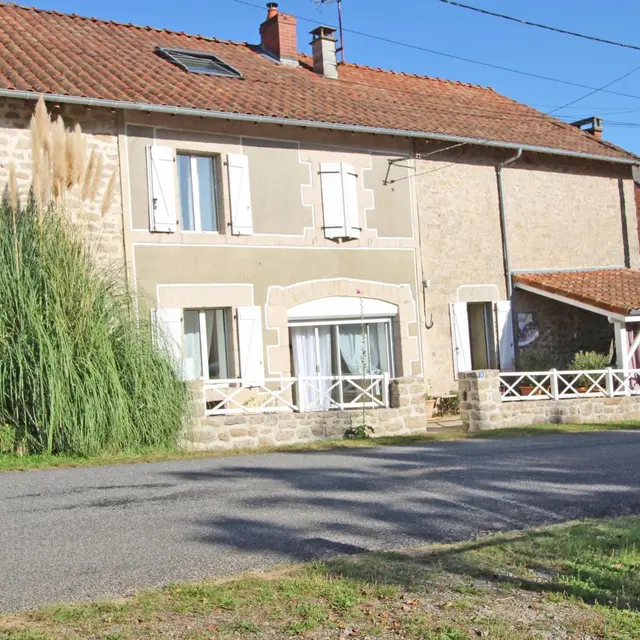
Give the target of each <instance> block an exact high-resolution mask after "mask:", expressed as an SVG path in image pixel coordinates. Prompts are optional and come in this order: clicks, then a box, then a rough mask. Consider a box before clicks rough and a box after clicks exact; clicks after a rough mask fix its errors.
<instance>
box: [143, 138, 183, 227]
mask: <svg viewBox="0 0 640 640" xmlns="http://www.w3.org/2000/svg"><path fill="white" fill-rule="evenodd" d="M174 158H175V154H174V151H173V148H172V147H163V146H160V145H155V144H154V145H150V146H148V147H147V176H148V180H149V228H150V229H151V231H157V232H161V233H174V232H175V230H176V219H177V207H176V170H175V160H174Z"/></svg>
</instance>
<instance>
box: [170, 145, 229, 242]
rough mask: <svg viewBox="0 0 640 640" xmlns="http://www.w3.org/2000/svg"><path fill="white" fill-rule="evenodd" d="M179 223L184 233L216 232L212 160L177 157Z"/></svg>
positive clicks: (214, 175)
mask: <svg viewBox="0 0 640 640" xmlns="http://www.w3.org/2000/svg"><path fill="white" fill-rule="evenodd" d="M177 164H178V190H179V193H180V224H181V225H182V230H183V231H219V230H220V220H219V215H218V193H217V185H218V176H217V169H216V161H215V158H212V157H210V156H191V155H186V154H183V153H179V154H178V155H177Z"/></svg>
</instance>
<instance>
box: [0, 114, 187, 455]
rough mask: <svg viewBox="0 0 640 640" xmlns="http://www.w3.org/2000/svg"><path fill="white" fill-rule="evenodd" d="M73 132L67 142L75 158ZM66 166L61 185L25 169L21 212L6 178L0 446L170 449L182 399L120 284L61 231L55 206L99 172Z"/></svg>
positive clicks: (170, 367)
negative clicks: (29, 175) (28, 176)
mask: <svg viewBox="0 0 640 640" xmlns="http://www.w3.org/2000/svg"><path fill="white" fill-rule="evenodd" d="M42 106H43V107H44V105H42ZM45 114H46V110H45ZM36 117H37V113H36ZM46 118H47V121H48V122H49V120H48V116H46ZM50 124H51V123H50ZM33 125H34V122H32V133H33ZM41 126H42V125H41ZM47 126H48V125H44V128H45V129H46V127H47ZM78 131H79V130H78V129H77V130H76V132H67V138H68V139H69V138H72V137H74V136H75V137H76V144H78V145H79V146H81V144H80V137H79V135H80V134H79V133H78ZM36 133H37V132H36ZM55 135H57V136H58V137H59V138H62V137H63V132H62V131H58V132H57V133H55V132H54V136H55ZM44 140H45V143H43V144H42V145H41V149H42V150H43V151H42V153H44V149H45V146H46V145H49V149H50V151H48V152H47V153H51V155H54V156H55V155H56V147H55V144H52V142H51V140H52V137H51V136H49V135H48V134H47V135H45V136H44ZM34 155H35V154H34ZM66 155H67V160H68V162H67V167H66V171H67V175H66V177H64V178H60V176H59V175H58V177H56V173H55V169H52V165H53V163H50V164H49V165H46V164H45V165H44V167H45V170H41V171H38V170H37V169H35V168H34V176H37V178H38V179H37V180H34V182H33V184H32V188H31V191H30V194H31V195H30V197H29V198H28V200H27V202H26V203H25V204H23V205H22V204H21V203H20V201H19V199H18V196H17V188H16V184H15V178H14V176H13V173H11V174H10V178H9V184H8V185H7V189H6V190H5V197H4V198H3V201H2V204H0V431H1V432H2V433H1V434H0V435H2V438H0V445H2V447H3V448H4V449H5V450H6V449H12V450H13V451H17V452H33V453H73V454H79V455H95V454H99V453H114V452H122V451H135V450H140V449H146V448H150V447H153V448H167V447H173V446H175V445H176V443H177V440H178V437H179V433H180V431H181V429H182V428H183V427H184V425H185V419H186V416H187V414H188V408H189V392H188V389H187V387H186V385H185V383H184V382H182V381H180V380H179V379H178V377H177V376H176V373H175V367H174V364H175V363H173V362H171V360H170V357H169V356H168V355H167V353H166V350H165V349H164V348H163V345H162V340H159V336H157V335H155V336H154V332H153V331H152V327H151V326H150V325H151V322H150V316H149V313H148V312H147V311H145V310H144V308H142V307H141V304H140V302H139V301H138V300H136V299H135V298H134V296H133V294H131V293H130V292H129V291H128V289H127V286H126V282H125V279H124V276H123V274H122V273H118V272H109V271H107V270H105V268H104V267H102V266H98V264H97V262H96V259H95V256H94V252H93V251H92V249H91V248H90V247H89V245H88V244H87V243H86V241H85V239H84V238H83V236H82V235H81V233H80V230H79V228H78V227H77V226H76V225H74V224H72V223H71V222H70V220H69V217H68V216H67V214H66V208H65V204H64V199H63V198H62V197H61V194H62V193H63V192H64V190H65V189H67V190H68V189H70V188H73V186H77V189H78V191H79V190H80V189H81V188H82V186H83V184H81V182H82V181H83V174H84V175H85V176H86V174H87V173H88V172H89V169H90V168H91V167H90V165H92V164H93V165H94V168H93V169H91V175H90V176H89V178H90V180H92V181H93V180H94V179H95V175H94V172H95V165H96V164H99V163H98V162H97V160H96V159H95V154H93V153H92V154H91V156H90V157H89V159H88V160H87V163H86V166H85V163H84V162H83V161H81V162H79V163H78V164H77V166H76V165H75V164H74V163H73V161H71V160H69V158H70V153H69V152H67V154H66ZM37 161H38V160H37V156H36V162H37ZM74 167H75V168H74ZM72 171H73V172H75V173H74V175H75V176H76V177H77V179H76V178H74V177H73V176H72ZM72 178H73V180H76V182H75V183H73V182H72ZM45 182H46V183H47V184H48V185H50V186H49V187H48V189H43V184H44V183H45ZM112 182H114V180H113V178H112V179H110V180H109V183H108V187H107V192H108V191H109V190H112V188H113V187H112V186H109V185H110V184H111V183H112ZM56 185H57V186H56ZM92 188H93V187H92V186H91V185H90V186H89V187H88V189H89V190H91V189H92ZM107 195H108V197H111V194H110V193H107ZM104 208H105V205H104V203H103V209H104Z"/></svg>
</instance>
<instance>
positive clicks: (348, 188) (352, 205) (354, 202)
mask: <svg viewBox="0 0 640 640" xmlns="http://www.w3.org/2000/svg"><path fill="white" fill-rule="evenodd" d="M341 174H342V193H343V197H344V218H345V228H346V234H345V235H346V236H348V237H349V238H359V237H360V231H361V230H362V223H361V222H360V211H359V209H358V174H357V173H356V170H355V169H354V168H353V167H352V166H351V165H350V164H345V163H344V162H343V163H342V166H341Z"/></svg>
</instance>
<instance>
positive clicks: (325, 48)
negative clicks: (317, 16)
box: [311, 26, 338, 80]
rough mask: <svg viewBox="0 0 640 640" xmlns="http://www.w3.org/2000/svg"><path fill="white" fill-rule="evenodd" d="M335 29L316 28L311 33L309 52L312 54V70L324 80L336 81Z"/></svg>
mask: <svg viewBox="0 0 640 640" xmlns="http://www.w3.org/2000/svg"><path fill="white" fill-rule="evenodd" d="M335 32H336V30H335V29H333V28H332V27H324V26H320V27H316V28H315V29H314V30H313V31H311V35H312V37H313V39H312V40H311V50H312V52H313V70H314V71H315V72H316V73H318V74H320V75H321V76H324V77H325V78H333V79H334V80H337V79H338V60H337V58H336V39H335V37H334V35H333V34H334V33H335Z"/></svg>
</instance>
